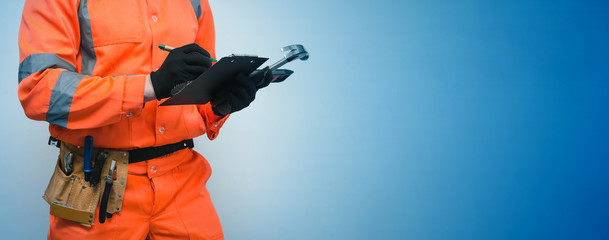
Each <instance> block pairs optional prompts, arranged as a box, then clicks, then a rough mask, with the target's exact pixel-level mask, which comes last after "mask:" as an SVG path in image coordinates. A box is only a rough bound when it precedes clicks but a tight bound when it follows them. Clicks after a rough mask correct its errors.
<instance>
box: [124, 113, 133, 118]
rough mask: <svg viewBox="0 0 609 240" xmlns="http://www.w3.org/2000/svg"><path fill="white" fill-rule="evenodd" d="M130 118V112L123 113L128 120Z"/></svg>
mask: <svg viewBox="0 0 609 240" xmlns="http://www.w3.org/2000/svg"><path fill="white" fill-rule="evenodd" d="M131 116H133V113H131V112H128V113H125V117H128V118H130V117H131Z"/></svg>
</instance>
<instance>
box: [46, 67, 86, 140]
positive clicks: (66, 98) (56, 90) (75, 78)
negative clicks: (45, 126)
mask: <svg viewBox="0 0 609 240" xmlns="http://www.w3.org/2000/svg"><path fill="white" fill-rule="evenodd" d="M84 77H85V75H82V74H79V73H75V72H70V71H63V72H61V73H60V74H59V78H57V82H56V83H55V86H54V87H53V92H52V93H51V100H50V101H49V110H48V111H47V119H46V120H47V122H49V123H52V124H55V125H57V126H60V127H64V128H65V127H67V126H68V115H69V114H70V106H71V105H72V97H74V93H75V92H76V87H78V84H79V83H80V80H82V79H83V78H84Z"/></svg>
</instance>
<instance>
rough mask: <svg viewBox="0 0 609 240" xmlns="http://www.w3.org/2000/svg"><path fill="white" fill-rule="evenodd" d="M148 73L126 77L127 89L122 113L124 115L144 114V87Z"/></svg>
mask: <svg viewBox="0 0 609 240" xmlns="http://www.w3.org/2000/svg"><path fill="white" fill-rule="evenodd" d="M145 84H146V75H135V76H126V77H125V90H124V96H123V108H122V115H123V116H124V117H128V118H129V117H137V116H140V115H141V114H142V109H143V106H144V87H145Z"/></svg>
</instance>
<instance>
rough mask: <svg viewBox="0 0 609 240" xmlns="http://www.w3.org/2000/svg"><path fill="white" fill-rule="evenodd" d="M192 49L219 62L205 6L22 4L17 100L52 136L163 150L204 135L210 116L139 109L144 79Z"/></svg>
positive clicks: (178, 109) (34, 0)
mask: <svg viewBox="0 0 609 240" xmlns="http://www.w3.org/2000/svg"><path fill="white" fill-rule="evenodd" d="M193 42H194V43H197V44H199V45H200V46H201V47H203V48H204V49H206V50H207V51H209V52H210V54H211V56H212V57H214V58H215V51H214V46H215V33H214V23H213V17H212V13H211V9H210V7H209V3H208V1H207V0H202V1H199V0H190V1H187V0H172V1H170V0H148V1H145V0H133V1H123V0H103V1H88V0H45V1H43V0H26V3H25V7H24V10H23V18H22V21H21V28H20V31H19V50H20V59H19V60H20V64H19V100H20V101H21V105H22V106H23V109H24V111H25V114H26V115H27V116H28V117H29V118H31V119H34V120H39V121H47V122H49V123H50V126H49V131H50V132H51V135H52V136H54V137H56V138H59V139H61V140H63V141H67V142H70V143H73V144H76V145H82V144H83V142H84V137H85V136H87V135H91V136H93V138H94V145H95V146H96V147H103V148H116V149H133V148H141V147H149V146H159V145H164V144H169V143H174V142H179V141H181V140H183V139H189V138H194V137H197V136H200V135H202V134H204V133H207V136H208V137H209V138H210V139H214V138H215V137H216V136H217V134H218V131H219V129H220V127H221V126H222V124H223V123H224V121H225V120H226V117H224V118H220V117H219V116H216V115H214V114H213V112H212V111H211V106H210V105H209V103H208V104H205V105H184V106H164V107H158V105H159V103H160V102H159V101H156V100H155V101H151V102H147V103H145V104H144V95H143V94H144V83H145V76H146V75H147V74H149V73H150V72H151V71H154V70H157V69H158V68H159V67H160V66H161V64H162V63H163V61H164V60H165V58H166V57H167V54H168V53H167V52H165V51H162V50H160V49H159V48H158V47H157V46H158V45H159V44H166V45H168V46H174V47H179V46H183V45H186V44H189V43H193Z"/></svg>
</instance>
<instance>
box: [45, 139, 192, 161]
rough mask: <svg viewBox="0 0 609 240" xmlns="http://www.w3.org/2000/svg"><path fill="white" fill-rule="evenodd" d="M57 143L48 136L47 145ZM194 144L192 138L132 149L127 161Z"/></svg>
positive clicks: (151, 157) (142, 158)
mask: <svg viewBox="0 0 609 240" xmlns="http://www.w3.org/2000/svg"><path fill="white" fill-rule="evenodd" d="M59 143H61V141H60V140H58V139H56V138H54V137H50V138H49V145H55V146H57V147H59V146H60V145H59ZM194 146H195V143H194V141H192V139H187V140H183V141H180V142H177V143H172V144H167V145H163V146H158V147H147V148H138V149H133V150H130V151H129V163H136V162H141V161H146V160H150V159H154V158H158V157H162V156H165V155H167V154H170V153H173V152H177V151H179V150H182V149H185V148H193V147H194Z"/></svg>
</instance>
